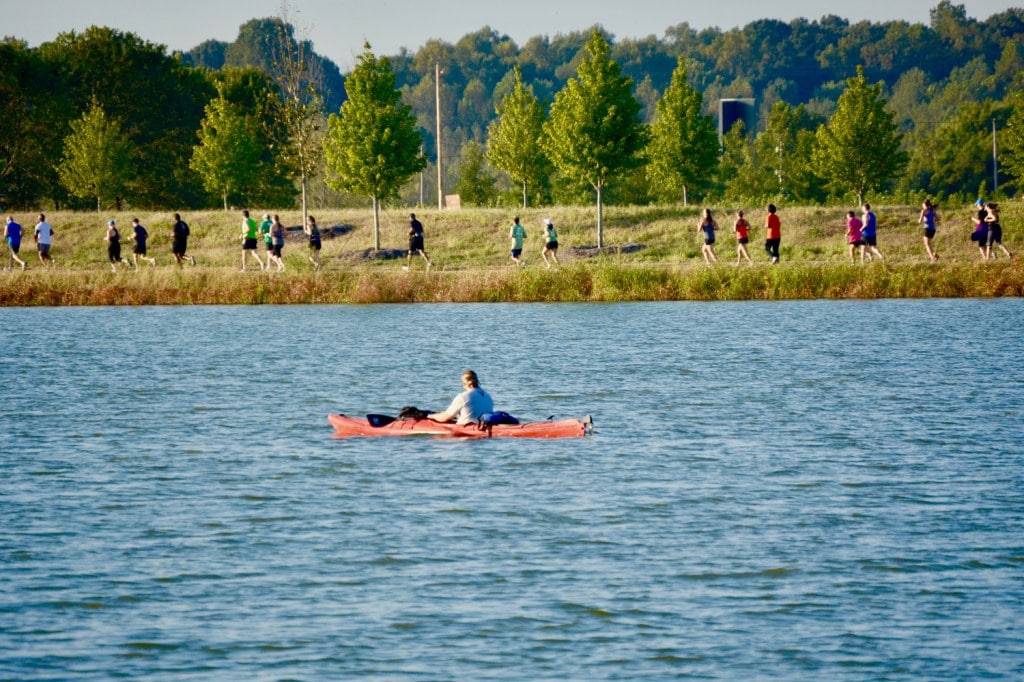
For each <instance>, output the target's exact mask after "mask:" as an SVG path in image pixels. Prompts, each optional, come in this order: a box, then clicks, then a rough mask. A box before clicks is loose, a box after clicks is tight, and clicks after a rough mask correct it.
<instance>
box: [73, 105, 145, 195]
mask: <svg viewBox="0 0 1024 682" xmlns="http://www.w3.org/2000/svg"><path fill="white" fill-rule="evenodd" d="M133 152H134V145H133V144H132V142H131V140H129V139H128V137H127V136H126V135H125V134H124V132H123V131H122V130H121V125H120V124H119V123H118V122H116V121H112V120H110V119H109V118H107V114H106V113H105V112H104V111H103V107H101V106H100V105H99V103H98V102H96V101H95V100H93V103H92V106H90V107H89V110H88V111H86V112H85V113H84V114H82V117H81V118H80V119H78V120H77V121H72V122H71V134H70V135H68V137H67V138H66V139H65V140H64V157H63V158H62V159H61V161H60V165H59V166H58V168H57V172H58V173H59V175H60V181H61V183H62V184H63V185H64V186H65V187H66V188H67V190H68V191H69V192H71V194H73V195H74V196H76V197H81V198H83V199H88V198H94V199H96V210H97V211H99V210H101V209H102V208H103V200H104V199H109V200H112V201H113V202H114V203H115V204H116V205H117V210H119V211H120V210H121V201H122V199H123V197H124V195H125V190H126V189H127V188H128V184H129V182H131V179H132V176H133V174H134V170H133V168H132V164H131V161H132V156H133Z"/></svg>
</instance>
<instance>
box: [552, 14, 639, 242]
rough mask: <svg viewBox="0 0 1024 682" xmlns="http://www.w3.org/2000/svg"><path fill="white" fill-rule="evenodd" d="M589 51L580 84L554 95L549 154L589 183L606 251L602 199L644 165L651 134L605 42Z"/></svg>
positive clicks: (595, 40)
mask: <svg viewBox="0 0 1024 682" xmlns="http://www.w3.org/2000/svg"><path fill="white" fill-rule="evenodd" d="M585 49H586V54H585V55H584V56H583V60H582V61H581V62H580V65H579V68H578V69H577V71H576V78H570V79H569V81H568V82H567V83H566V84H565V87H564V88H562V89H561V90H560V91H559V92H558V93H557V94H556V95H555V102H554V104H552V106H551V118H550V119H549V120H548V121H547V122H546V123H545V124H544V132H545V136H544V148H545V151H547V154H548V157H549V158H550V159H551V161H552V162H553V163H554V165H555V166H556V167H557V168H558V169H559V170H560V171H561V172H562V173H564V174H565V175H567V176H569V177H570V178H573V179H576V180H579V181H585V182H586V183H588V184H589V185H590V186H591V187H593V188H594V190H595V192H596V193H597V244H598V247H602V246H604V209H603V206H602V203H601V193H602V191H603V190H604V187H605V184H606V183H607V182H608V180H609V179H610V178H612V177H614V176H615V175H616V174H617V173H620V172H622V171H626V170H629V169H630V168H635V167H637V166H639V165H640V164H641V158H640V152H641V151H642V150H643V148H644V145H645V144H646V143H647V129H646V128H645V127H644V124H643V122H642V121H641V120H640V103H639V102H637V101H636V99H635V98H634V97H633V93H632V88H633V81H632V80H631V79H629V78H624V77H622V76H621V75H619V74H620V69H619V66H618V64H616V63H615V62H613V61H612V60H611V59H610V58H609V57H608V55H609V52H610V49H609V47H608V42H607V41H606V40H605V39H604V36H602V35H601V33H600V32H599V31H596V30H595V31H593V32H592V33H591V36H590V40H589V41H588V42H587V45H586V48H585Z"/></svg>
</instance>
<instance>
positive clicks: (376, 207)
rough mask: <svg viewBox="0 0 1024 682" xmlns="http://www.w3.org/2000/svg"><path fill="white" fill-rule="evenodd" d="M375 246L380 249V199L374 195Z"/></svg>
mask: <svg viewBox="0 0 1024 682" xmlns="http://www.w3.org/2000/svg"><path fill="white" fill-rule="evenodd" d="M373 248H374V249H376V250H377V251H380V199H378V198H377V197H376V196H374V197H373Z"/></svg>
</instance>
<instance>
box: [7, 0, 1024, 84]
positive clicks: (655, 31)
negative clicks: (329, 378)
mask: <svg viewBox="0 0 1024 682" xmlns="http://www.w3.org/2000/svg"><path fill="white" fill-rule="evenodd" d="M953 1H954V4H961V5H963V6H964V7H965V8H966V10H967V14H968V16H970V17H974V18H977V19H985V18H987V17H989V16H991V15H992V14H995V13H997V12H1002V11H1004V10H1006V9H1008V8H1010V7H1014V6H1019V3H1013V2H1006V1H1002V0H962V1H960V2H957V0H953ZM938 3H939V0H898V1H897V0H858V1H857V2H850V1H849V0H847V1H846V2H839V1H838V0H775V2H772V3H766V2H764V0H718V1H717V2H713V1H712V2H709V1H707V0H704V1H701V2H694V1H693V0H617V1H614V2H612V1H609V0H605V1H601V0H597V1H595V0H546V1H545V0H511V1H510V0H503V1H502V2H493V1H492V0H477V1H473V0H370V1H369V2H368V1H367V0H288V7H289V9H290V13H291V15H292V17H293V19H294V21H293V23H294V24H295V25H296V26H297V27H299V28H300V30H304V31H305V33H306V34H307V35H308V36H309V37H310V38H311V39H312V40H313V43H314V47H315V49H316V50H317V52H319V53H321V54H323V55H325V56H327V57H329V58H330V59H332V60H334V61H335V62H336V63H337V64H338V66H339V67H341V69H342V71H347V70H348V69H349V68H351V65H352V63H353V62H354V60H355V56H356V55H358V54H359V53H360V52H362V45H363V42H364V41H369V42H370V44H371V46H372V48H373V51H374V52H375V53H377V54H382V55H388V54H395V53H397V52H398V50H399V49H400V48H402V47H406V48H408V49H409V50H410V51H415V50H417V49H418V48H419V47H421V46H422V45H423V44H424V43H425V42H427V41H428V40H430V39H432V38H439V39H442V40H446V41H448V42H455V41H456V40H458V39H459V38H460V37H462V36H463V35H465V34H467V33H471V32H473V31H476V30H477V29H479V28H481V27H482V26H490V27H491V28H492V29H494V30H496V31H498V32H499V33H504V34H507V35H509V36H511V37H512V38H513V39H514V40H515V41H516V42H517V43H518V44H520V45H522V44H523V43H525V42H526V41H527V40H528V39H529V38H531V37H533V36H538V35H548V36H554V35H555V34H558V33H568V32H571V31H577V30H582V29H586V28H589V27H590V26H593V25H594V24H601V25H602V26H603V27H604V28H605V29H607V30H608V31H610V32H611V33H612V34H613V35H615V37H616V38H636V37H643V36H648V35H655V36H659V37H660V36H662V35H663V34H664V32H665V29H666V28H668V27H670V26H675V25H676V24H680V23H682V22H684V21H685V22H687V23H689V24H690V25H691V26H693V27H695V28H698V29H699V28H706V27H708V26H718V27H719V28H722V29H728V28H732V27H735V26H743V25H744V24H747V23H749V22H751V21H754V20H756V19H763V18H772V19H781V20H783V21H789V20H790V19H793V18H795V17H807V18H809V19H819V18H821V17H822V16H824V15H828V14H835V15H838V16H841V17H844V18H847V19H849V20H850V21H853V22H856V21H860V20H864V19H867V20H870V21H887V20H893V19H903V20H906V21H910V22H920V23H927V22H928V12H929V10H931V9H932V8H934V7H935V6H936V5H938ZM281 7H282V4H281V1H280V0H245V1H242V0H205V1H200V0H161V1H159V2H153V1H152V0H0V34H3V35H12V36H15V37H17V38H21V39H23V40H26V41H28V43H29V44H30V45H32V46H36V45H39V44H40V43H43V42H46V41H49V40H53V38H55V37H56V36H57V35H58V34H59V33H61V32H64V31H69V30H77V31H80V30H82V29H84V28H86V27H88V26H91V25H93V24H96V25H100V26H110V27H113V28H117V29H120V30H123V31H130V32H132V33H135V34H137V35H138V36H140V37H141V38H143V39H145V40H148V41H150V42H153V43H160V44H163V45H166V46H167V47H168V48H170V49H171V50H188V49H191V48H192V47H195V46H196V45H197V44H199V43H201V42H202V41H204V40H207V39H211V38H213V39H217V40H224V41H229V42H230V41H232V40H234V39H235V37H236V36H237V35H238V27H239V26H240V25H241V24H242V23H244V22H245V21H247V20H249V19H253V18H257V17H267V16H276V15H278V14H279V13H280V11H281Z"/></svg>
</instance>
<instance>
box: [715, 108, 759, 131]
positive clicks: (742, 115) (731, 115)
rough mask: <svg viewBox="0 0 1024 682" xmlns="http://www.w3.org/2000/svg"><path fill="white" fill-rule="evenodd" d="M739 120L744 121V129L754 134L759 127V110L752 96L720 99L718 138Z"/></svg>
mask: <svg viewBox="0 0 1024 682" xmlns="http://www.w3.org/2000/svg"><path fill="white" fill-rule="evenodd" d="M738 121H743V130H744V131H745V132H746V133H747V135H753V134H754V131H755V128H756V127H757V111H756V110H755V109H754V100H753V99H752V98H739V99H720V100H718V140H719V141H721V140H722V138H723V137H725V134H726V133H728V132H729V131H730V130H732V127H733V126H734V125H736V123H737V122H738Z"/></svg>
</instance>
